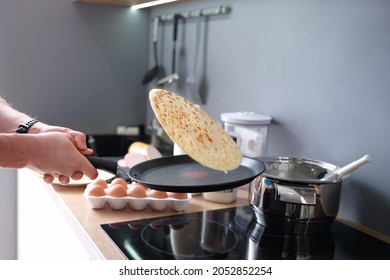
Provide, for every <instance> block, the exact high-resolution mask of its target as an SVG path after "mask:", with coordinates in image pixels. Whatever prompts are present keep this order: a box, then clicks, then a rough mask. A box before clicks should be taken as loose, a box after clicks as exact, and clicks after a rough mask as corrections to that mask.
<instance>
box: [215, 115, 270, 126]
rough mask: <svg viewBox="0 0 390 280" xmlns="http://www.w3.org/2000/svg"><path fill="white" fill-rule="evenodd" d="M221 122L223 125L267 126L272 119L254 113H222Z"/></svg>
mask: <svg viewBox="0 0 390 280" xmlns="http://www.w3.org/2000/svg"><path fill="white" fill-rule="evenodd" d="M221 120H222V121H223V122H225V123H232V124H244V125H267V124H270V123H271V120H272V118H271V117H270V116H267V115H261V114H256V113H254V112H232V113H222V114H221Z"/></svg>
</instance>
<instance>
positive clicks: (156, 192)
mask: <svg viewBox="0 0 390 280" xmlns="http://www.w3.org/2000/svg"><path fill="white" fill-rule="evenodd" d="M149 197H153V198H167V197H168V194H167V193H166V192H163V191H159V190H151V191H150V193H149Z"/></svg>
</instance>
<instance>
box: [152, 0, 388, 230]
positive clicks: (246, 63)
mask: <svg viewBox="0 0 390 280" xmlns="http://www.w3.org/2000/svg"><path fill="white" fill-rule="evenodd" d="M225 4H227V5H229V6H230V7H231V8H232V12H231V14H229V15H225V16H215V17H212V18H210V19H209V20H208V22H207V23H206V21H203V23H202V24H203V25H202V27H203V35H205V38H203V39H204V41H203V43H202V44H204V45H205V52H204V54H203V55H204V57H205V64H204V71H205V76H206V85H207V93H208V101H207V104H206V105H205V106H203V109H204V110H205V111H206V112H208V113H209V114H211V115H212V116H213V117H215V118H216V119H218V120H219V119H220V117H219V116H220V113H221V112H228V111H242V110H244V111H254V112H257V113H264V114H268V115H270V116H271V117H273V119H274V121H273V123H272V125H271V127H270V131H269V132H270V134H269V142H268V144H269V145H268V155H270V156H275V155H285V156H298V157H307V158H314V159H319V160H323V161H327V162H330V163H334V164H336V165H340V166H342V165H345V164H348V163H349V162H351V161H354V160H356V159H358V158H360V157H361V156H363V155H364V154H366V153H369V154H371V155H372V156H373V158H374V160H373V162H372V163H370V164H368V165H365V166H363V167H362V168H361V169H359V170H357V171H355V172H354V173H353V174H352V175H351V177H350V179H349V180H348V181H346V182H345V184H344V185H343V191H342V197H341V202H340V211H339V214H340V216H343V217H345V218H347V219H349V220H352V221H355V222H358V223H361V224H363V225H365V226H367V227H370V228H372V229H375V230H377V231H380V232H382V233H385V234H387V235H390V223H389V220H390V216H389V215H390V214H389V213H390V203H389V201H390V188H389V184H388V174H387V169H388V168H389V166H390V165H389V158H390V152H389V140H388V139H389V135H390V125H389V124H388V122H389V120H390V110H389V109H388V108H389V106H390V94H389V90H390V32H389V26H390V1H386V0H337V1H334V0H333V1H332V0H331V1H325V0H315V1H313V0H293V1H291V0H284V1H283V0H273V1H271V0H256V1H255V0H224V1H219V0H212V1H210V0H207V1H206V0H205V1H192V2H190V3H188V4H182V5H175V6H174V7H169V8H159V9H154V10H153V13H152V15H161V14H169V13H172V12H185V11H190V10H193V9H195V8H210V7H214V6H218V5H225ZM180 28H181V29H180V30H181V31H179V34H180V35H179V42H178V45H179V48H181V51H180V57H179V62H178V65H179V66H178V67H179V69H178V71H179V74H181V77H182V81H181V82H180V83H178V84H177V88H176V91H177V92H178V93H180V94H182V95H184V96H187V97H190V96H189V95H188V93H187V89H186V87H185V83H183V81H184V80H185V78H186V76H187V74H188V71H189V69H190V66H191V64H192V59H193V57H192V54H193V45H194V42H193V40H194V39H193V38H194V30H195V21H194V20H186V21H185V24H184V26H183V25H181V27H180ZM161 29H162V30H161V36H162V37H161V39H162V41H161V43H162V46H161V49H160V52H162V53H163V54H164V55H163V57H164V59H163V62H164V68H165V69H166V71H168V72H169V71H170V70H171V64H170V60H171V53H172V52H171V48H172V42H171V40H172V39H171V38H172V35H171V34H172V23H171V22H165V23H164V24H163V25H162V26H161ZM150 65H152V63H150ZM151 86H153V85H151Z"/></svg>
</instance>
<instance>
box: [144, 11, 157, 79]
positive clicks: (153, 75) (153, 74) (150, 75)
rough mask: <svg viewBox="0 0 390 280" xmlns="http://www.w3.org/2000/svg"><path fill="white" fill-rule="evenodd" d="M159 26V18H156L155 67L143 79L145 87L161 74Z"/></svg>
mask: <svg viewBox="0 0 390 280" xmlns="http://www.w3.org/2000/svg"><path fill="white" fill-rule="evenodd" d="M158 24H159V18H158V17H155V18H154V21H153V53H154V64H155V66H154V67H153V68H152V69H150V70H149V71H148V72H147V73H146V74H145V76H144V77H143V79H142V84H143V85H147V84H148V83H150V82H151V81H152V80H153V79H154V78H156V77H157V75H158V72H159V65H158V54H157V52H158V50H157V40H158V39H157V38H158Z"/></svg>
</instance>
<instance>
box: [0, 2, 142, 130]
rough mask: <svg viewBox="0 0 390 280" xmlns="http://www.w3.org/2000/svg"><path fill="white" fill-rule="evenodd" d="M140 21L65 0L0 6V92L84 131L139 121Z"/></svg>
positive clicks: (45, 118)
mask: <svg viewBox="0 0 390 280" xmlns="http://www.w3.org/2000/svg"><path fill="white" fill-rule="evenodd" d="M148 19H149V12H148V11H139V12H138V13H135V12H131V11H130V10H129V9H127V8H121V7H120V8H118V7H113V6H100V5H84V4H77V3H73V2H72V1H71V0H65V1H64V0H36V1H23V0H14V1H0V93H1V94H2V95H5V97H6V99H7V100H8V101H10V102H12V103H14V105H15V106H16V107H18V108H19V109H21V110H23V111H25V112H27V113H30V114H32V115H35V116H37V117H38V118H39V119H40V120H42V121H45V122H49V123H52V124H58V125H65V126H71V127H73V128H75V129H79V130H82V131H85V132H88V133H112V132H115V128H116V126H118V125H127V124H129V125H131V124H139V123H144V119H145V104H146V95H145V88H144V87H143V86H142V85H141V79H142V75H143V73H144V72H145V71H146V68H147V48H146V46H147V42H148V39H149V34H148V30H149V20H148Z"/></svg>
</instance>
